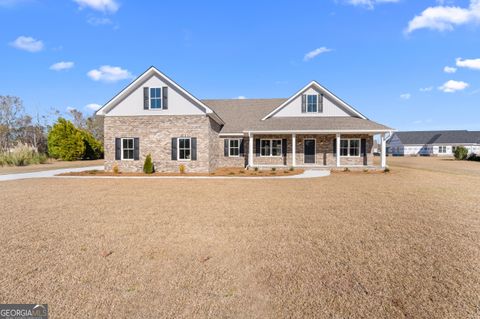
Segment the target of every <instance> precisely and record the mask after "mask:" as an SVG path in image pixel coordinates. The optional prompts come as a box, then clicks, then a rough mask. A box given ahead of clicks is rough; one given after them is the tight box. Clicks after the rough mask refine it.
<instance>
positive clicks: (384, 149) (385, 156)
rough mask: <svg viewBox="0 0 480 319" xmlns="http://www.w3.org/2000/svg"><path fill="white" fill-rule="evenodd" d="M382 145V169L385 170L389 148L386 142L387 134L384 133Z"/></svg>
mask: <svg viewBox="0 0 480 319" xmlns="http://www.w3.org/2000/svg"><path fill="white" fill-rule="evenodd" d="M381 143H382V152H381V156H382V168H385V167H386V166H387V146H386V142H385V133H382V135H381Z"/></svg>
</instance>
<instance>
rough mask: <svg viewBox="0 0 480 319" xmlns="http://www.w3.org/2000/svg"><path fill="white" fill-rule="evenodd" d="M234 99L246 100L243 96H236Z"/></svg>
mask: <svg viewBox="0 0 480 319" xmlns="http://www.w3.org/2000/svg"><path fill="white" fill-rule="evenodd" d="M236 99H237V100H245V99H246V97H245V96H243V95H240V96H237V97H236Z"/></svg>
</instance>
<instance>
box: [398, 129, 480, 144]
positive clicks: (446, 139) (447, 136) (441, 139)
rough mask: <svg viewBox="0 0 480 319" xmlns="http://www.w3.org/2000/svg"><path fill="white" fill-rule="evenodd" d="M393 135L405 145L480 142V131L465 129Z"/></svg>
mask: <svg viewBox="0 0 480 319" xmlns="http://www.w3.org/2000/svg"><path fill="white" fill-rule="evenodd" d="M394 136H397V137H398V138H399V139H400V141H401V142H402V143H403V144H405V145H425V144H461V143H465V144H475V143H480V132H476V131H466V130H459V131H410V132H396V133H395V134H394ZM392 138H393V136H392Z"/></svg>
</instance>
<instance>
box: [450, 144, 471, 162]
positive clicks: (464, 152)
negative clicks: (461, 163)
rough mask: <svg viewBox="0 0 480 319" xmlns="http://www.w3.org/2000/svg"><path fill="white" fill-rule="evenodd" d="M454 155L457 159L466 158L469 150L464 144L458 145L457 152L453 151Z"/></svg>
mask: <svg viewBox="0 0 480 319" xmlns="http://www.w3.org/2000/svg"><path fill="white" fill-rule="evenodd" d="M453 155H454V156H455V159H457V160H464V159H466V158H467V156H468V150H467V149H466V148H465V147H463V146H458V147H457V148H456V149H455V152H454V153H453Z"/></svg>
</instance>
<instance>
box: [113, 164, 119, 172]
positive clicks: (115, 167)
mask: <svg viewBox="0 0 480 319" xmlns="http://www.w3.org/2000/svg"><path fill="white" fill-rule="evenodd" d="M112 170H113V174H118V173H119V172H120V170H119V169H118V164H113V169H112Z"/></svg>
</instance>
